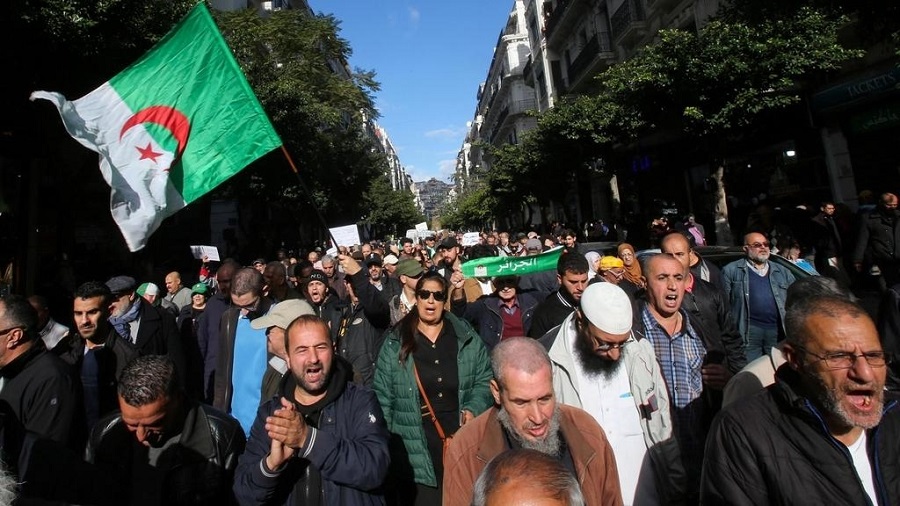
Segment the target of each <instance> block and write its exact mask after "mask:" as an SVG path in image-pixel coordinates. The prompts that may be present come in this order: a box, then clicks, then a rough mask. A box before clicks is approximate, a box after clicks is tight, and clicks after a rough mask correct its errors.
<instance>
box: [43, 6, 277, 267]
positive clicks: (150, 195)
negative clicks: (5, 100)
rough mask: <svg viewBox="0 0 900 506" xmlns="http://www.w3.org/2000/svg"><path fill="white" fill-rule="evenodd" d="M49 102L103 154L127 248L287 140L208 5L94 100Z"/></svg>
mask: <svg viewBox="0 0 900 506" xmlns="http://www.w3.org/2000/svg"><path fill="white" fill-rule="evenodd" d="M38 98H42V99H46V100H49V101H51V102H53V104H54V105H56V108H57V109H58V110H59V113H60V116H62V120H63V124H64V125H65V127H66V130H67V131H68V132H69V134H70V135H71V136H72V137H74V138H75V140H77V141H78V142H80V143H81V144H82V145H84V146H85V147H87V148H89V149H92V150H94V151H96V152H97V153H99V154H100V171H101V173H102V174H103V178H104V179H105V180H106V182H107V183H108V184H109V186H110V187H111V189H112V193H111V197H110V209H111V211H112V215H113V219H114V220H115V221H116V223H117V224H118V225H119V229H120V230H121V231H122V235H124V236H125V242H126V243H127V244H128V248H129V249H130V250H131V251H137V250H139V249H141V248H143V247H144V246H145V245H146V244H147V239H148V237H149V236H150V234H152V233H153V232H154V231H156V229H157V228H159V225H160V223H162V220H163V219H165V218H166V217H168V216H171V215H172V214H174V213H175V212H177V211H178V210H179V209H181V208H183V207H184V206H186V205H188V204H190V203H191V202H193V201H194V200H196V199H198V198H200V197H201V196H203V195H204V194H206V193H207V192H209V191H210V190H212V189H213V188H215V187H216V186H218V185H219V184H221V183H222V182H224V181H225V180H226V179H228V178H229V177H231V176H233V175H234V174H236V173H238V172H240V171H241V170H242V169H243V168H244V167H246V166H247V165H249V164H250V163H251V162H253V161H254V160H256V159H257V158H259V157H261V156H263V155H264V154H266V153H268V152H269V151H271V150H273V149H275V148H277V147H279V146H280V145H281V139H280V138H279V137H278V134H277V133H275V129H274V128H273V127H272V124H271V123H270V122H269V118H268V117H267V116H266V113H265V112H264V111H263V109H262V106H261V105H260V104H259V101H258V100H257V99H256V96H255V95H254V94H253V90H251V89H250V85H249V84H248V83H247V80H246V79H245V78H244V74H243V73H242V72H241V70H240V68H239V67H238V64H237V62H236V61H235V60H234V57H233V56H232V55H231V51H230V50H229V49H228V46H227V45H226V44H225V40H224V39H223V38H222V35H221V33H219V30H218V28H217V27H216V24H215V21H213V18H212V16H211V15H210V13H209V11H208V10H207V8H206V6H204V5H203V4H202V3H200V4H198V5H197V6H196V7H195V8H194V9H193V10H192V11H191V12H190V13H189V14H188V15H187V16H186V17H185V18H184V19H182V20H181V22H180V23H178V25H176V26H175V28H173V29H172V31H171V32H169V33H168V34H167V35H166V36H165V37H164V38H163V39H162V40H161V41H160V42H159V43H158V44H157V45H156V46H155V47H154V48H153V49H151V50H150V51H149V52H148V53H146V54H145V55H144V56H143V57H141V59H139V60H138V61H136V62H135V63H133V64H132V65H131V66H129V67H128V68H127V69H125V70H124V71H123V72H122V73H120V74H119V75H117V76H115V77H113V78H112V79H110V80H109V81H107V82H106V83H104V84H103V85H101V86H100V87H99V88H97V89H96V90H94V91H92V92H91V93H89V94H88V95H85V96H84V97H82V98H80V99H78V100H75V101H72V102H70V101H68V100H66V98H65V97H64V96H63V95H61V94H59V93H53V92H46V91H36V92H34V93H32V94H31V99H32V100H35V99H38Z"/></svg>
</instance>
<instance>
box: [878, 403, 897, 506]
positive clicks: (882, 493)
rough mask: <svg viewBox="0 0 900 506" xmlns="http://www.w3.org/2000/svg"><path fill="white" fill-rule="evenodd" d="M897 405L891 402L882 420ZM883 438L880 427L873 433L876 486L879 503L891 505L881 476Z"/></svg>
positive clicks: (885, 408) (882, 415) (883, 413)
mask: <svg viewBox="0 0 900 506" xmlns="http://www.w3.org/2000/svg"><path fill="white" fill-rule="evenodd" d="M896 405H897V401H891V402H889V403H888V405H887V406H885V407H884V411H883V412H882V414H881V418H882V419H884V415H886V414H888V412H890V411H891V410H892V409H893V408H894V407H895V406H896ZM880 436H881V431H879V430H878V427H875V429H874V430H873V431H872V439H873V441H872V449H873V454H872V460H873V461H874V462H873V465H874V470H875V484H876V485H877V487H878V503H879V504H890V503H889V502H888V494H887V490H885V488H884V479H882V476H881V462H880V461H879V459H878V439H879V437H880Z"/></svg>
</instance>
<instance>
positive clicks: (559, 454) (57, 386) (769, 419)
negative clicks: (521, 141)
mask: <svg viewBox="0 0 900 506" xmlns="http://www.w3.org/2000/svg"><path fill="white" fill-rule="evenodd" d="M896 206H897V198H896V197H894V196H892V195H890V194H886V196H883V197H882V201H881V203H880V204H879V206H878V208H876V209H874V210H870V211H869V212H868V214H866V215H865V216H864V217H862V218H860V219H861V220H863V221H865V223H867V225H865V226H867V227H868V228H867V229H866V230H867V231H866V233H860V234H859V235H858V238H856V239H855V241H857V242H856V243H855V244H857V245H858V244H863V246H862V247H861V248H857V249H854V250H853V254H852V256H851V257H850V258H849V260H850V262H851V263H850V265H851V269H857V266H856V264H857V263H858V264H859V266H858V269H859V270H860V271H865V272H867V270H868V269H872V268H873V267H874V268H875V269H880V273H881V275H882V276H883V277H884V278H885V280H886V281H887V282H888V283H890V284H893V283H895V282H896V281H897V280H896V278H893V277H892V276H895V275H896V274H898V266H900V263H894V262H895V260H894V259H895V258H900V255H897V256H894V253H893V252H888V253H887V254H885V250H886V248H887V246H886V244H887V243H886V242H885V241H886V239H885V232H884V230H883V229H884V226H893V227H896V228H894V230H895V231H896V230H900V224H898V220H897V218H896ZM833 211H834V205H833V204H830V203H824V204H822V209H821V213H820V215H816V216H814V217H811V218H810V219H811V223H819V225H820V227H821V228H820V229H817V230H819V232H817V234H818V235H815V236H813V237H816V238H817V239H818V240H819V241H820V242H816V243H815V245H814V247H813V251H814V252H815V259H814V260H815V265H816V267H819V268H821V269H822V271H823V272H825V273H828V274H829V277H825V276H808V277H799V278H797V277H796V276H795V274H794V273H793V271H791V270H789V269H787V268H786V267H784V265H782V264H781V263H779V262H775V261H772V260H771V258H772V257H771V255H772V251H773V249H774V247H775V244H774V239H773V237H772V234H771V230H764V229H757V230H754V231H751V232H750V233H747V234H746V235H744V236H743V238H742V242H741V245H742V248H743V255H742V256H741V257H740V258H738V259H736V260H734V261H732V262H730V263H728V264H727V265H723V266H721V268H719V266H716V265H714V264H713V263H711V262H708V261H707V260H706V259H704V258H703V255H702V251H701V249H700V246H703V245H704V244H705V242H706V232H705V230H704V228H703V226H702V225H700V224H699V223H697V222H696V220H695V219H694V218H693V216H688V217H686V218H685V220H684V222H683V226H679V227H676V228H677V229H675V230H672V229H671V228H672V227H669V226H668V225H667V224H666V223H662V222H660V223H656V224H655V226H656V227H657V228H658V229H659V230H657V231H656V232H655V234H656V235H655V236H654V240H655V241H656V242H655V245H657V246H659V251H660V252H659V253H657V252H643V253H641V252H639V251H638V250H636V249H635V247H634V246H632V245H631V244H629V243H626V242H621V241H616V242H611V246H610V247H608V248H603V249H601V250H599V251H598V250H593V249H591V248H590V247H588V246H586V245H585V244H583V242H586V241H583V240H585V239H588V238H592V237H601V236H602V237H604V238H607V239H609V238H612V237H614V234H617V233H619V232H618V231H616V230H615V229H614V228H613V230H612V233H611V231H610V229H609V227H607V226H606V225H604V224H603V223H602V222H597V223H591V224H589V225H590V226H589V227H585V229H584V230H580V231H575V230H570V229H565V228H563V227H562V226H561V225H560V226H556V227H553V229H552V230H551V232H550V233H547V234H538V233H537V232H522V233H508V232H504V231H500V232H485V233H482V234H481V237H480V238H479V240H478V243H477V244H473V245H470V246H467V247H465V248H464V247H462V246H461V242H462V240H463V235H462V234H454V233H441V234H436V235H429V236H427V237H423V238H422V239H421V240H413V239H402V240H399V241H394V242H387V241H385V242H379V241H373V242H369V243H365V244H362V245H355V246H352V247H341V248H338V249H335V250H332V251H330V252H328V251H321V250H320V249H314V250H312V251H309V252H308V254H307V255H305V256H304V257H302V258H297V257H293V256H292V255H291V254H289V253H288V252H287V251H284V250H281V251H278V252H276V254H275V255H274V258H271V259H268V258H255V259H225V260H223V261H222V262H209V261H207V259H206V258H204V259H203V261H202V265H200V267H199V270H198V271H197V272H196V273H178V272H171V273H169V274H167V275H166V276H165V278H164V279H160V280H153V279H136V278H134V277H132V276H129V275H128V274H129V273H121V274H120V275H117V276H114V277H112V278H110V279H106V280H94V281H88V282H85V283H83V284H81V285H80V286H78V288H77V289H76V290H75V293H74V301H73V303H72V308H71V310H72V312H71V313H70V314H71V315H72V316H71V320H68V321H67V320H63V319H58V320H59V321H56V320H54V319H53V318H51V317H50V309H51V308H49V307H48V302H47V298H45V297H43V296H41V295H39V294H33V295H31V296H29V297H27V298H26V297H23V296H20V295H15V294H13V295H8V296H6V297H4V298H0V340H2V341H0V345H2V348H0V414H2V434H0V443H2V445H3V446H2V454H0V457H2V461H3V464H4V468H5V472H6V473H8V474H9V475H11V476H12V479H11V480H6V481H0V483H7V482H8V483H9V484H10V487H12V488H13V489H14V490H13V493H14V494H15V495H17V496H18V498H17V499H16V501H17V503H18V504H85V505H90V504H97V505H106V504H116V505H118V504H166V505H181V504H247V505H249V504H289V505H301V504H302V505H330V504H341V505H344V504H347V505H356V504H361V505H362V504H400V505H407V504H421V505H435V504H447V505H466V504H520V503H521V501H523V500H525V499H530V500H545V501H546V503H547V504H590V505H594V504H596V505H610V504H612V505H616V504H628V505H631V504H700V503H703V504H717V505H718V504H747V505H751V504H811V503H824V502H826V501H831V502H837V503H839V504H881V505H888V504H897V503H898V502H900V471H898V462H900V461H898V460H897V458H898V456H897V454H895V452H897V445H896V441H897V440H898V439H897V437H898V436H900V434H898V432H900V418H898V416H900V415H897V414H896V413H895V411H896V410H895V405H896V401H895V400H894V395H895V394H894V390H895V389H894V387H895V386H896V384H897V382H896V381H892V378H895V376H894V375H893V374H892V372H893V370H892V369H891V367H890V364H891V357H892V355H891V353H890V352H891V351H893V348H892V346H894V345H893V344H892V343H893V341H891V340H888V341H885V342H884V343H883V341H884V337H885V335H886V334H890V333H891V328H892V325H895V326H897V327H900V325H897V324H896V322H900V311H896V312H895V314H896V315H898V316H896V317H895V318H894V320H890V319H889V318H888V319H882V318H879V321H878V322H877V326H876V322H874V321H873V319H872V318H871V317H870V316H869V315H868V314H867V312H866V311H864V310H863V309H862V308H861V307H860V306H859V305H858V304H857V302H855V301H854V297H853V295H851V294H850V292H849V291H848V289H847V285H846V279H845V277H844V275H845V274H846V271H847V269H845V268H844V263H843V262H844V261H845V258H844V255H843V254H842V252H843V251H844V249H843V246H842V243H841V240H842V239H841V236H840V229H839V228H838V227H836V226H835V225H833V223H832V222H831V221H829V219H830V218H829V216H830V214H829V212H831V213H832V214H833ZM885 224H887V225H885ZM811 226H812V225H811ZM604 227H606V229H604ZM585 230H587V231H589V232H590V234H588V232H585ZM621 236H626V234H624V233H622V234H621ZM826 236H827V237H826ZM780 237H784V236H783V235H782V236H780ZM619 239H624V237H619ZM826 239H827V240H826ZM849 242H850V241H849V240H848V243H849ZM781 246H782V248H781V251H782V252H785V251H786V250H787V249H785V248H783V244H782V245H781ZM557 247H559V248H560V249H561V253H560V255H559V260H558V262H557V268H556V270H555V271H549V272H531V273H527V274H523V275H521V276H497V277H479V276H468V277H467V276H465V275H464V274H463V269H462V264H463V263H464V262H466V261H468V260H475V259H481V258H487V257H498V256H509V257H519V256H521V257H528V256H535V255H541V254H553V253H556V250H555V249H554V248H557ZM897 247H900V246H897ZM550 250H553V251H550ZM548 251H550V253H548ZM639 253H640V254H639ZM857 260H858V262H857ZM897 262H900V260H897ZM829 268H830V270H829ZM812 272H814V271H812ZM185 281H190V282H189V283H185ZM895 293H900V292H895ZM898 298H900V297H895V298H894V300H893V302H894V304H895V306H896V300H897V299H898ZM57 309H58V308H57ZM67 311H68V308H67V309H66V312H67ZM57 313H59V312H57ZM888 313H890V311H886V312H885V314H888ZM879 331H880V333H879ZM897 332H900V329H898V330H896V331H894V334H893V340H896V336H898V335H900V334H898V333H897ZM723 406H725V407H723Z"/></svg>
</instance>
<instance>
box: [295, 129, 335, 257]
mask: <svg viewBox="0 0 900 506" xmlns="http://www.w3.org/2000/svg"><path fill="white" fill-rule="evenodd" d="M281 152H282V153H284V157H285V158H287V162H288V165H290V166H291V170H292V171H294V175H295V176H297V182H298V183H300V188H301V189H302V190H303V192H304V193H306V198H308V199H309V203H310V204H312V206H313V209H315V211H316V216H318V217H319V223H321V224H322V226H323V227H325V230H327V231H328V237H329V239H331V245H332V246H333V247H334V248H335V249H337V247H338V245H337V241H335V240H334V235H332V234H331V229H330V228H328V223H326V222H325V217H323V216H322V212H321V211H319V206H317V205H316V203H315V201H313V195H312V192H310V191H309V188H308V187H307V186H306V183H304V182H303V178H302V177H300V171H299V170H297V166H296V165H295V164H294V159H293V158H291V154H290V153H288V150H287V148H285V147H284V144H282V145H281Z"/></svg>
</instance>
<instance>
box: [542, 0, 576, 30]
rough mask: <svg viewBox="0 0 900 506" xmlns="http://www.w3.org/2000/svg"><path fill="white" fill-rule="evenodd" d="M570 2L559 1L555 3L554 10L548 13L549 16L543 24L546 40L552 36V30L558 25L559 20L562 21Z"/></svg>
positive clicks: (569, 0)
mask: <svg viewBox="0 0 900 506" xmlns="http://www.w3.org/2000/svg"><path fill="white" fill-rule="evenodd" d="M571 2H572V0H559V1H558V2H556V8H555V9H553V10H552V11H551V12H550V16H549V17H548V18H547V20H546V21H545V22H544V30H545V32H546V33H545V35H546V37H547V38H548V39H549V38H550V36H551V35H552V34H553V29H554V28H556V25H558V24H559V20H560V19H562V17H563V15H564V14H565V13H566V9H567V8H568V7H569V4H570V3H571Z"/></svg>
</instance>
